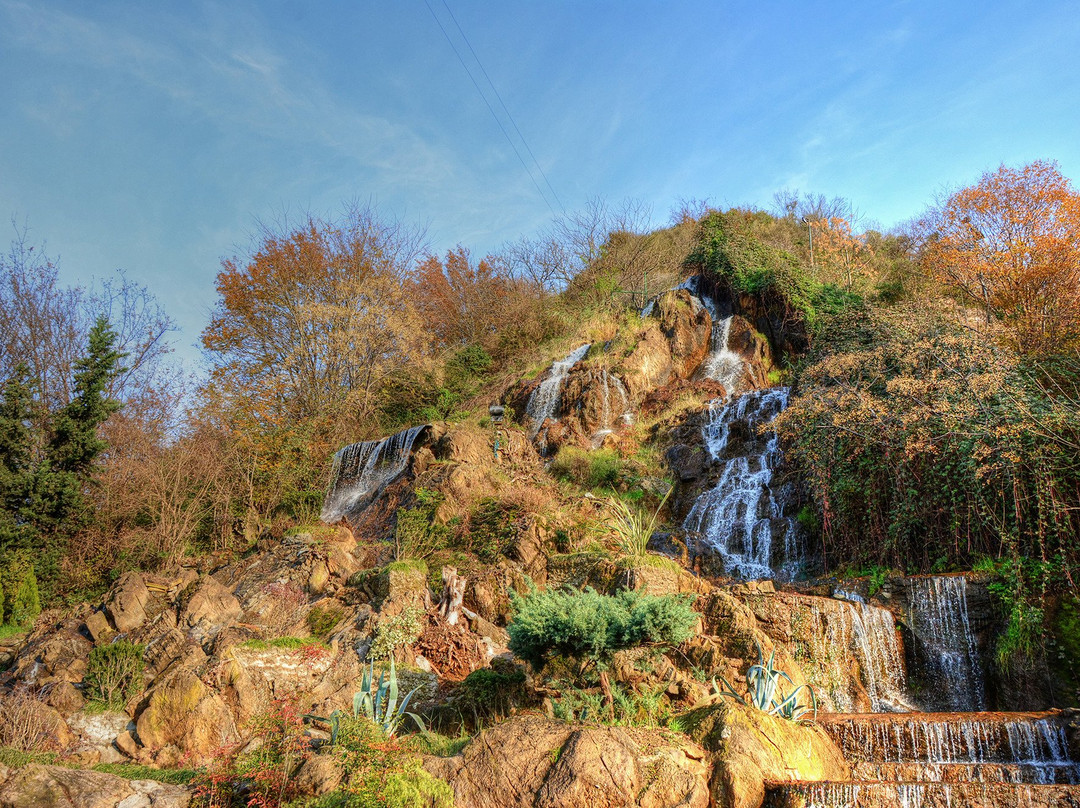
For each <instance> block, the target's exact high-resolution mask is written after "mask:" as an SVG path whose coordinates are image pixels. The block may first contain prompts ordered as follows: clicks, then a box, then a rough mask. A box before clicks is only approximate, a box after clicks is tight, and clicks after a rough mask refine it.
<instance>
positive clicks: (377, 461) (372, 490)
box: [320, 424, 428, 524]
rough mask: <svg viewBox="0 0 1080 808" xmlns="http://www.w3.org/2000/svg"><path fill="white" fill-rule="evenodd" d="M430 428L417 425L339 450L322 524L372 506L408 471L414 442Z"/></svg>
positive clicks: (324, 502)
mask: <svg viewBox="0 0 1080 808" xmlns="http://www.w3.org/2000/svg"><path fill="white" fill-rule="evenodd" d="M427 428H428V425H427V424H423V425H421V426H414V427H411V428H409V429H406V430H404V431H402V432H398V433H397V434H396V435H391V436H390V437H388V438H384V439H383V440H366V441H361V442H360V443H353V444H350V445H348V446H346V447H345V448H344V449H341V450H340V451H338V452H337V453H336V454H335V455H334V461H333V467H332V469H331V471H330V487H329V488H328V489H327V492H326V499H325V500H323V508H322V514H321V515H320V518H321V519H322V521H324V522H326V523H328V524H333V523H335V522H337V521H339V520H341V519H342V518H344V517H346V516H349V515H350V514H353V513H356V512H357V511H360V510H362V509H363V508H365V507H367V506H368V505H370V504H371V502H372V501H373V500H374V499H375V497H377V496H378V495H379V492H381V491H382V490H383V488H385V487H386V486H387V485H388V484H390V483H391V482H392V481H393V480H394V479H395V478H397V477H398V476H399V475H400V474H401V473H402V472H404V471H405V468H406V466H407V465H408V464H409V458H410V457H411V456H412V447H413V443H415V442H416V438H417V437H418V436H419V435H420V433H421V432H423V431H424V430H425V429H427Z"/></svg>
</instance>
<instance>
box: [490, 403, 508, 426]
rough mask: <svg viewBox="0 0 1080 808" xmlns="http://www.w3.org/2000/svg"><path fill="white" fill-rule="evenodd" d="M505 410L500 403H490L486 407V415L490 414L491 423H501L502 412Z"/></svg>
mask: <svg viewBox="0 0 1080 808" xmlns="http://www.w3.org/2000/svg"><path fill="white" fill-rule="evenodd" d="M504 412H506V408H505V407H503V405H502V404H492V405H491V406H490V407H488V415H490V416H491V422H492V423H493V424H501V423H502V420H503V413H504Z"/></svg>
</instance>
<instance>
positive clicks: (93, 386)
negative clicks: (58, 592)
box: [30, 316, 125, 601]
mask: <svg viewBox="0 0 1080 808" xmlns="http://www.w3.org/2000/svg"><path fill="white" fill-rule="evenodd" d="M124 356H125V354H123V353H121V352H119V351H117V350H116V332H115V331H113V330H112V328H111V327H110V326H109V321H108V320H107V319H106V318H105V317H104V316H101V317H98V319H97V322H95V323H94V327H93V328H92V329H90V336H89V345H88V350H87V354H86V356H84V357H81V358H80V359H78V360H77V361H76V362H75V395H74V397H73V398H72V399H71V401H70V402H69V403H68V404H67V405H66V406H64V407H63V408H62V409H61V410H60V411H59V412H58V413H56V416H55V417H54V419H53V434H52V438H51V440H50V441H49V442H48V445H47V446H46V447H45V458H44V461H43V462H42V463H41V464H40V465H39V466H38V469H37V475H36V479H35V487H34V493H33V497H32V501H31V504H30V507H31V509H32V511H33V514H34V518H35V519H36V520H37V523H38V529H39V533H40V537H41V542H40V547H41V552H40V555H39V556H38V557H37V559H36V560H35V563H34V566H35V568H36V570H37V577H38V581H39V583H40V585H41V589H42V593H43V596H44V597H43V599H44V600H46V601H47V600H48V599H49V597H50V596H51V595H52V594H53V592H54V584H55V580H56V577H57V572H58V569H59V561H60V558H61V556H62V555H63V553H64V550H65V548H66V547H67V542H68V540H69V539H70V537H71V535H72V534H73V533H74V532H75V531H76V530H78V529H79V528H80V527H82V526H83V525H85V524H86V523H87V521H88V519H89V513H88V510H87V509H86V508H85V507H84V494H85V492H86V489H87V486H88V485H89V483H90V481H91V477H92V472H93V464H94V461H95V460H96V459H97V457H98V455H100V454H101V452H103V451H104V450H105V449H106V448H107V447H108V444H107V442H106V441H104V440H102V438H101V437H100V436H99V435H98V428H99V427H100V426H101V425H102V424H103V423H105V421H106V420H107V419H108V417H109V416H110V415H112V414H113V413H114V412H116V411H117V410H118V409H120V402H118V401H116V400H115V399H112V398H109V396H108V395H107V390H108V387H109V383H110V382H111V381H112V380H113V379H114V378H116V376H117V375H118V374H120V373H122V372H123V368H122V367H121V365H120V362H121V360H122V359H123V358H124Z"/></svg>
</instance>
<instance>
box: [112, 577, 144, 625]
mask: <svg viewBox="0 0 1080 808" xmlns="http://www.w3.org/2000/svg"><path fill="white" fill-rule="evenodd" d="M149 603H150V590H149V589H147V588H146V581H145V580H143V577H142V575H140V574H139V573H137V572H127V573H124V574H123V575H122V576H120V580H118V581H117V582H116V584H115V585H114V586H113V588H112V592H111V593H110V595H109V599H108V600H107V601H106V602H105V611H106V612H107V613H108V615H109V617H110V618H111V620H112V624H113V626H115V627H116V630H117V631H119V632H121V633H123V634H127V633H128V632H131V631H134V630H135V629H137V628H138V627H139V626H140V625H142V622H143V621H144V620H145V619H146V608H147V606H148V605H149Z"/></svg>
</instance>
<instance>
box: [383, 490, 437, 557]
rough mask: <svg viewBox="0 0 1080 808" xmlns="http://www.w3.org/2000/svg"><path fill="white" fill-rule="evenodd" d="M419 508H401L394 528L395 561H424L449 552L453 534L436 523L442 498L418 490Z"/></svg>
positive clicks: (434, 493) (417, 502) (417, 505)
mask: <svg viewBox="0 0 1080 808" xmlns="http://www.w3.org/2000/svg"><path fill="white" fill-rule="evenodd" d="M415 493H416V507H415V508H400V509H399V510H398V512H397V523H396V524H395V525H394V558H396V559H398V560H399V561H400V560H405V559H423V558H428V557H429V556H431V555H432V553H435V552H436V551H438V550H442V549H445V548H446V545H447V543H448V541H449V539H450V531H449V529H447V527H446V526H445V525H441V524H439V523H438V522H436V521H435V511H437V510H438V508H439V506H440V505H441V504H442V502H443V495H442V494H440V493H439V492H438V491H430V490H428V489H426V488H417V489H416V492H415Z"/></svg>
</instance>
